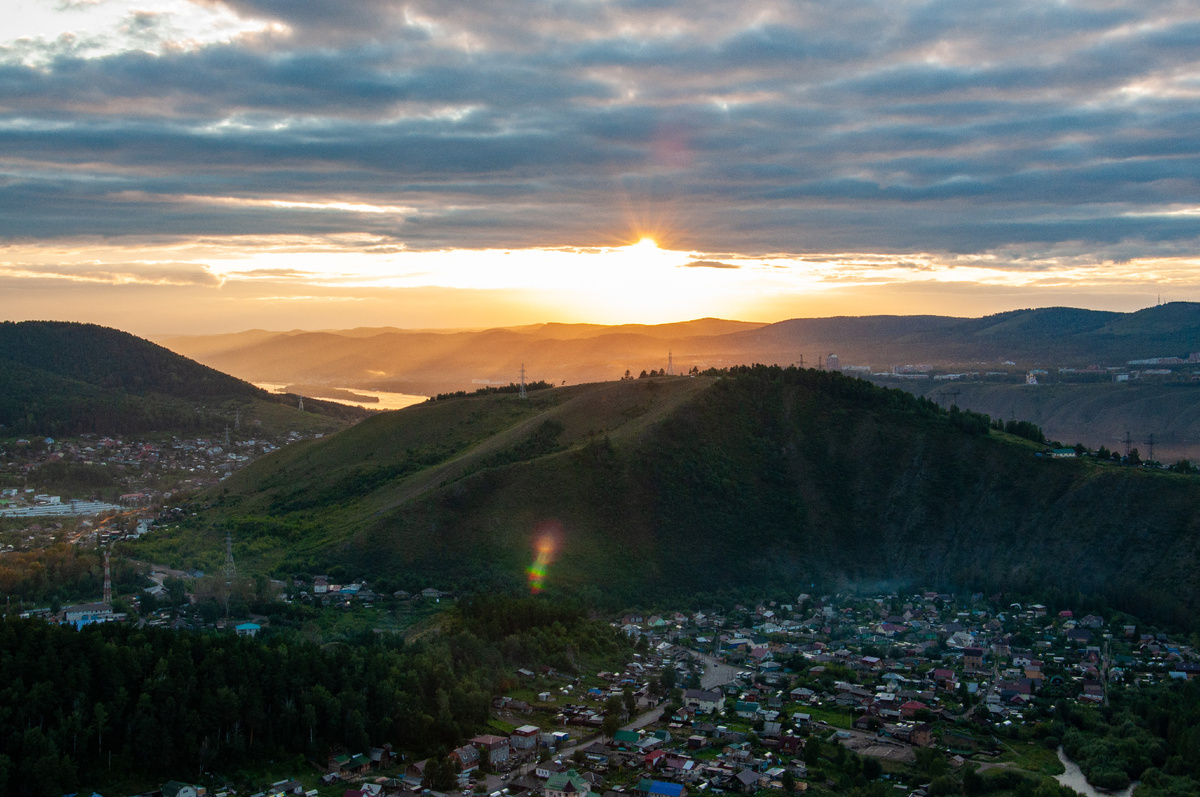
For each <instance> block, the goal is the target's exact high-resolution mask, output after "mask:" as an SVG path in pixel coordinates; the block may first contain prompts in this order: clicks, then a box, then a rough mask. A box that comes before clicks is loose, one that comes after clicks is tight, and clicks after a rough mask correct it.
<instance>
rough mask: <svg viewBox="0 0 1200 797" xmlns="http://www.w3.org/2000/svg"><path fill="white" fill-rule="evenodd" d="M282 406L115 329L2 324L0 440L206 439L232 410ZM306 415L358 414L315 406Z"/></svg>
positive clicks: (272, 398)
mask: <svg viewBox="0 0 1200 797" xmlns="http://www.w3.org/2000/svg"><path fill="white" fill-rule="evenodd" d="M285 400H287V401H289V403H290V401H291V400H290V399H284V398H283V397H280V396H273V395H271V394H269V393H267V392H266V391H263V390H260V389H259V388H256V387H255V386H254V385H251V384H250V383H248V382H243V381H242V380H240V379H237V378H235V377H232V376H229V375H228V374H223V373H221V372H220V371H217V370H214V369H212V368H209V367H208V366H205V365H201V364H199V363H197V362H193V361H192V360H189V359H187V358H186V357H182V356H180V355H178V354H175V353H174V352H171V351H169V350H167V349H164V348H163V347H161V346H158V345H156V344H154V343H151V342H150V341H148V340H144V339H142V338H138V337H136V336H134V335H130V334H128V333H126V332H121V331H119V330H116V329H110V328H108V327H102V326H96V325H94V324H77V323H69V322H58V321H23V322H11V321H6V322H0V425H3V427H4V429H3V431H0V434H49V435H66V434H78V433H82V432H98V433H126V432H146V431H177V432H201V431H203V432H211V431H217V430H220V429H221V428H224V426H225V425H227V424H228V423H229V417H228V416H232V415H233V412H234V411H235V410H236V409H237V408H240V407H247V408H249V407H251V406H252V405H253V404H254V403H256V402H257V403H259V404H263V403H266V404H272V405H276V404H279V403H280V402H282V401H285ZM310 409H311V410H314V411H316V412H318V413H322V414H327V415H329V416H330V418H331V419H337V418H343V417H345V418H346V419H349V417H351V416H355V415H356V413H355V411H354V410H353V409H351V408H342V407H339V406H338V405H332V404H325V403H319V402H312V403H311V407H310ZM273 414H274V415H278V414H279V413H278V412H276V413H273ZM361 415H362V413H361V412H358V413H357V416H356V417H361Z"/></svg>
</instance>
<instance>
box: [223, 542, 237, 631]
mask: <svg viewBox="0 0 1200 797" xmlns="http://www.w3.org/2000/svg"><path fill="white" fill-rule="evenodd" d="M221 572H222V573H224V574H225V619H226V620H228V619H229V593H230V592H232V591H233V580H234V579H235V578H237V567H236V566H235V565H234V564H233V535H232V534H231V533H230V532H228V531H227V532H225V566H224V567H222V568H221Z"/></svg>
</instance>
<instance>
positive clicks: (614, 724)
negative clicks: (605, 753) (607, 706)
mask: <svg viewBox="0 0 1200 797" xmlns="http://www.w3.org/2000/svg"><path fill="white" fill-rule="evenodd" d="M619 730H621V718H620V717H619V716H617V714H616V712H612V711H610V712H609V713H607V714H605V715H604V721H603V722H602V723H600V733H602V734H604V735H605V736H607V737H608V738H609V739H611V738H613V737H614V736H616V735H617V731H619Z"/></svg>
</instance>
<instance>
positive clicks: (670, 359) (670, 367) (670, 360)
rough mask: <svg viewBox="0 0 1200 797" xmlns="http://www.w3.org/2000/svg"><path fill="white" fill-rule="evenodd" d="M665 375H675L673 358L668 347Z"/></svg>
mask: <svg viewBox="0 0 1200 797" xmlns="http://www.w3.org/2000/svg"><path fill="white" fill-rule="evenodd" d="M667 376H675V360H674V358H673V356H672V354H671V350H670V349H667Z"/></svg>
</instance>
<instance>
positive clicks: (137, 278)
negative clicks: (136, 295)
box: [0, 262, 222, 288]
mask: <svg viewBox="0 0 1200 797" xmlns="http://www.w3.org/2000/svg"><path fill="white" fill-rule="evenodd" d="M0 275H3V276H5V277H17V278H27V279H42V280H44V279H47V278H50V279H58V280H67V281H72V282H85V283H107V284H111V285H129V284H138V285H188V286H200V287H210V288H213V287H218V286H220V285H221V282H222V280H221V278H220V277H218V276H217V275H216V274H213V273H212V271H210V270H209V269H208V267H206V266H204V265H202V264H199V263H191V262H180V263H171V262H158V263H98V262H90V263H53V264H46V263H0Z"/></svg>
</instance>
